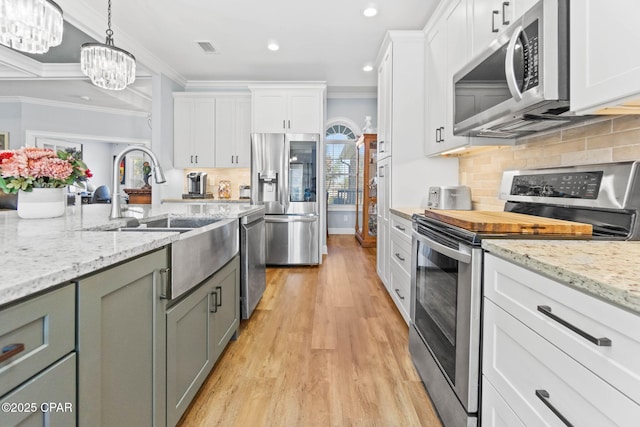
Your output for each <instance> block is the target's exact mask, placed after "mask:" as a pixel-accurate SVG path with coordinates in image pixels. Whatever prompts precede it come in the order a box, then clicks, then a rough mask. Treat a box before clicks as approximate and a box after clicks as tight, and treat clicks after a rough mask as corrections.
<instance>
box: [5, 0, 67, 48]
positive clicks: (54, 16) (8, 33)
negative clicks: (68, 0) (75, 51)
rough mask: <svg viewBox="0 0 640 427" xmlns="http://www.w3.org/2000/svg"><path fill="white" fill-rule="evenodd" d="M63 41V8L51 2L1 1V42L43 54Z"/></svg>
mask: <svg viewBox="0 0 640 427" xmlns="http://www.w3.org/2000/svg"><path fill="white" fill-rule="evenodd" d="M61 42H62V9H60V6H58V5H57V4H56V3H54V2H53V1H51V0H0V43H1V44H3V45H5V46H8V47H10V48H12V49H16V50H19V51H22V52H27V53H45V52H46V51H48V50H49V48H50V47H52V46H58V45H59V44H60V43H61Z"/></svg>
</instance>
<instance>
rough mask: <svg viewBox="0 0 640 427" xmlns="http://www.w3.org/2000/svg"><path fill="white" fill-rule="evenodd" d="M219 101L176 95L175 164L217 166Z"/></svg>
mask: <svg viewBox="0 0 640 427" xmlns="http://www.w3.org/2000/svg"><path fill="white" fill-rule="evenodd" d="M214 112H215V100H214V99H208V98H201V97H198V98H193V97H185V96H177V94H174V102H173V165H174V167H176V168H195V167H201V168H212V167H214V166H215V165H214V157H215V156H214V149H215V148H214V141H215V124H214Z"/></svg>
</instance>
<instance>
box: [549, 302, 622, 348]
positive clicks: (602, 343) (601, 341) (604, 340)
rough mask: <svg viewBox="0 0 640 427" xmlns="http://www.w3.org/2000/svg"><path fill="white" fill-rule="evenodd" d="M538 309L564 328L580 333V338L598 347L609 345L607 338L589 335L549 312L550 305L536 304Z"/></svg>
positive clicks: (609, 341)
mask: <svg viewBox="0 0 640 427" xmlns="http://www.w3.org/2000/svg"><path fill="white" fill-rule="evenodd" d="M538 311H539V312H540V313H542V314H544V315H545V316H547V317H549V318H550V319H552V320H555V321H556V322H558V323H560V324H561V325H562V326H564V327H565V328H567V329H569V330H571V331H573V332H575V333H576V334H578V335H580V336H581V337H582V338H584V339H586V340H587V341H589V342H591V343H593V344H595V345H597V346H599V347H611V340H610V339H609V338H606V337H605V338H596V337H594V336H593V335H589V334H588V333H586V332H585V331H583V330H582V329H580V328H578V327H577V326H574V325H572V324H571V323H569V322H567V321H566V320H564V319H562V318H561V317H559V316H556V315H555V314H553V313H552V312H551V307H549V306H548V305H539V306H538Z"/></svg>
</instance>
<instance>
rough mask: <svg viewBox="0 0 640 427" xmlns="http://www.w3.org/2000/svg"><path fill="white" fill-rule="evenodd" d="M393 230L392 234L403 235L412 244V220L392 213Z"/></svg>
mask: <svg viewBox="0 0 640 427" xmlns="http://www.w3.org/2000/svg"><path fill="white" fill-rule="evenodd" d="M391 230H392V235H396V236H398V237H401V238H402V239H404V240H405V241H406V242H409V244H411V231H412V228H411V221H408V220H406V219H404V218H401V217H399V216H397V215H393V214H392V215H391Z"/></svg>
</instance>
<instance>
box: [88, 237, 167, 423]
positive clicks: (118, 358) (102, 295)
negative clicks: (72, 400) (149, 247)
mask: <svg viewBox="0 0 640 427" xmlns="http://www.w3.org/2000/svg"><path fill="white" fill-rule="evenodd" d="M167 267H168V251H167V249H162V250H159V251H156V252H152V253H150V254H147V255H144V256H142V257H140V258H136V259H134V260H132V261H128V262H126V263H123V264H120V265H118V266H115V267H113V268H110V269H108V270H105V271H103V272H100V273H97V274H94V275H92V276H88V277H86V278H83V279H81V280H80V281H79V285H78V325H79V327H78V420H79V425H80V426H92V427H93V426H123V425H136V426H151V425H156V426H161V425H164V424H165V422H166V421H165V403H164V402H165V399H164V390H165V338H166V335H165V334H166V332H165V308H166V302H165V300H163V299H161V294H162V289H163V288H164V287H165V286H166V283H164V280H166V276H167V275H166V274H163V272H166V269H167Z"/></svg>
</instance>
